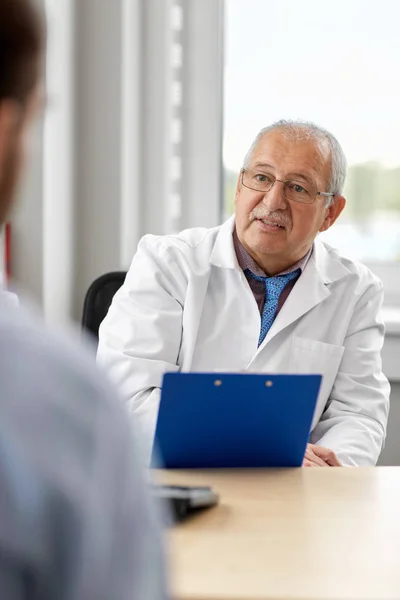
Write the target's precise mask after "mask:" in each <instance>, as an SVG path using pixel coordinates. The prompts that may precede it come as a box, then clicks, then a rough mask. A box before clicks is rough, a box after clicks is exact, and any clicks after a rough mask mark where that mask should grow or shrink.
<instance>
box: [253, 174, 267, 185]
mask: <svg viewBox="0 0 400 600" xmlns="http://www.w3.org/2000/svg"><path fill="white" fill-rule="evenodd" d="M255 179H256V180H257V181H259V182H260V183H263V182H264V181H270V178H269V177H268V175H263V174H262V173H257V175H255Z"/></svg>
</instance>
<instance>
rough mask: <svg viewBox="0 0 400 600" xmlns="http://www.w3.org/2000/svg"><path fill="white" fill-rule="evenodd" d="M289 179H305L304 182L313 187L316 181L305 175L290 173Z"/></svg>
mask: <svg viewBox="0 0 400 600" xmlns="http://www.w3.org/2000/svg"><path fill="white" fill-rule="evenodd" d="M287 177H288V179H304V181H307V182H308V183H310V184H311V185H315V183H314V181H313V180H312V179H310V177H307V175H304V173H289V174H288V175H287Z"/></svg>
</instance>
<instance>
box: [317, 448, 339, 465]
mask: <svg viewBox="0 0 400 600" xmlns="http://www.w3.org/2000/svg"><path fill="white" fill-rule="evenodd" d="M312 451H313V453H314V454H316V455H317V456H318V457H319V458H321V459H322V460H323V461H325V462H326V463H327V464H328V465H329V466H330V467H340V466H341V464H340V462H339V461H338V459H337V457H336V454H335V453H334V452H332V450H329V448H324V447H323V446H314V445H313V446H312Z"/></svg>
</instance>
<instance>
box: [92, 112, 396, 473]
mask: <svg viewBox="0 0 400 600" xmlns="http://www.w3.org/2000/svg"><path fill="white" fill-rule="evenodd" d="M345 177H346V159H345V156H344V153H343V150H342V148H341V146H340V145H339V143H338V141H337V140H336V138H335V137H334V136H333V135H332V134H330V133H329V132H327V131H326V130H325V129H322V128H320V127H317V126H316V125H314V124H311V123H306V122H291V121H279V122H277V123H274V124H272V125H271V126H269V127H267V128H265V129H263V130H262V131H261V132H260V133H259V134H258V136H257V137H256V139H255V141H254V142H253V144H252V146H251V148H250V150H249V152H248V154H247V156H246V158H245V161H244V166H243V168H242V169H241V171H240V174H239V178H238V183H237V189H236V199H235V205H236V211H235V216H234V217H232V218H231V219H229V220H228V221H227V222H226V223H225V224H223V225H222V226H220V227H215V228H213V229H203V228H194V229H189V230H186V231H183V232H182V233H180V234H178V235H166V236H154V235H147V236H145V237H144V238H143V239H142V240H141V242H140V243H139V246H138V250H137V253H136V255H135V257H134V258H133V262H132V265H131V268H130V270H129V273H128V275H127V278H126V281H125V284H124V285H123V287H122V288H121V289H120V291H119V292H118V293H117V294H116V296H115V298H114V301H113V303H112V306H111V308H110V310H109V313H108V315H107V317H106V319H105V320H104V322H103V323H102V325H101V328H100V341H99V349H98V360H99V362H100V363H101V364H102V365H104V367H105V368H106V369H107V371H108V372H109V373H110V375H111V377H112V378H113V379H114V381H115V382H116V383H117V385H118V387H119V388H120V390H121V392H122V394H123V395H124V397H125V398H126V402H127V403H128V405H129V408H130V410H131V411H132V412H134V413H136V415H137V417H138V419H140V421H141V425H142V429H143V431H144V432H145V435H146V439H147V441H148V451H149V452H150V448H151V445H152V442H153V436H154V431H155V424H156V419H157V411H158V405H159V398H160V385H161V379H162V375H163V373H164V372H165V371H179V370H181V371H212V370H215V369H223V370H230V371H232V370H234V371H248V372H258V373H260V372H261V373H262V372H265V373H321V374H322V375H323V380H322V386H321V390H320V393H319V397H318V401H317V406H316V410H315V414H314V420H313V423H312V428H311V434H310V440H309V441H310V443H309V444H308V446H307V450H306V454H305V457H304V462H303V465H304V466H339V465H348V466H350V465H354V466H357V465H359V466H361V465H373V464H375V463H376V461H377V459H378V456H379V453H380V451H381V449H382V445H383V442H384V438H385V432H386V423H387V416H388V407H389V384H388V382H387V380H386V378H385V377H384V375H383V373H382V369H381V357H380V351H381V348H382V343H383V337H384V327H383V323H382V320H381V317H380V314H379V313H380V308H381V304H382V297H383V290H382V284H381V283H380V281H379V280H378V279H377V278H376V277H375V276H374V275H373V274H372V273H371V272H370V271H369V270H368V269H367V268H366V267H365V266H364V265H362V264H359V263H357V262H354V261H352V260H350V259H349V258H345V257H343V256H341V255H340V254H339V253H338V251H337V250H335V249H333V248H331V247H330V246H328V245H327V244H325V243H324V242H323V241H322V240H321V239H320V238H319V237H318V233H320V232H323V231H326V230H327V229H328V228H329V227H331V226H332V225H333V224H334V223H335V221H336V219H337V218H338V217H339V215H340V214H341V212H342V210H343V209H344V207H345V204H346V200H345V198H344V197H343V196H342V190H343V186H344V182H345ZM188 401H189V400H188ZM227 410H229V406H227Z"/></svg>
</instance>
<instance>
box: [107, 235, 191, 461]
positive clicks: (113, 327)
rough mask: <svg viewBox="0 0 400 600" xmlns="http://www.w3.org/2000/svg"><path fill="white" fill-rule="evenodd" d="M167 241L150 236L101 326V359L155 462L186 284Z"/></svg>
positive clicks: (145, 453)
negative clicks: (161, 407)
mask: <svg viewBox="0 0 400 600" xmlns="http://www.w3.org/2000/svg"><path fill="white" fill-rule="evenodd" d="M164 239H165V238H159V237H156V236H151V235H148V236H145V237H144V238H143V239H142V240H141V242H140V243H139V246H138V251H137V253H136V255H135V256H134V258H133V261H132V264H131V267H130V269H129V272H128V274H127V277H126V280H125V283H124V285H123V286H122V288H121V289H120V290H119V291H118V292H117V294H116V295H115V297H114V299H113V302H112V305H111V307H110V309H109V312H108V314H107V316H106V318H105V320H104V321H103V323H102V324H101V326H100V331H99V347H98V353H97V360H98V363H99V365H100V366H101V367H103V368H104V369H105V370H106V372H107V373H108V375H109V376H110V378H111V380H112V381H113V382H114V383H115V384H116V385H117V387H118V389H119V391H120V393H121V394H122V397H123V398H124V399H125V400H126V403H127V407H128V410H129V412H130V413H131V414H132V413H134V414H135V421H136V423H137V426H138V430H139V432H140V433H141V438H142V444H143V459H144V462H148V461H149V460H150V455H151V448H152V444H153V439H154V432H155V425H156V420H157V414H158V406H159V400H160V386H161V382H162V376H163V374H164V373H165V372H167V371H177V370H178V366H177V363H178V355H179V350H180V345H181V339H182V315H183V304H184V297H185V291H186V287H187V281H186V280H185V275H184V272H183V269H182V267H181V266H180V263H179V256H178V257H177V256H176V255H174V253H173V252H172V251H171V249H170V248H168V246H167V245H166V242H165V241H164Z"/></svg>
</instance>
